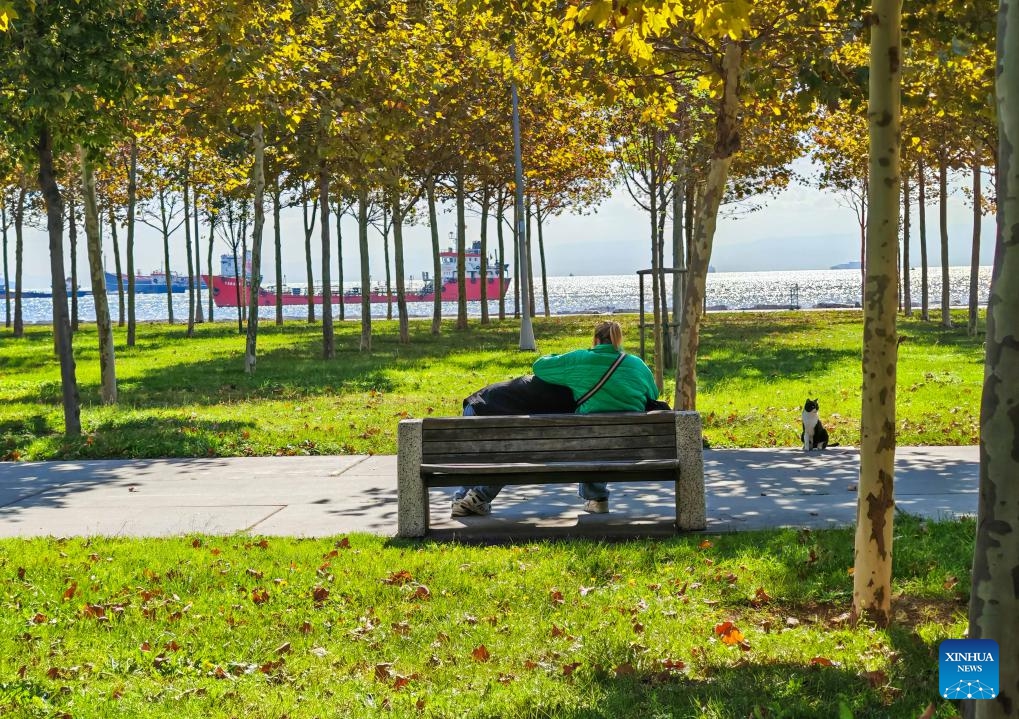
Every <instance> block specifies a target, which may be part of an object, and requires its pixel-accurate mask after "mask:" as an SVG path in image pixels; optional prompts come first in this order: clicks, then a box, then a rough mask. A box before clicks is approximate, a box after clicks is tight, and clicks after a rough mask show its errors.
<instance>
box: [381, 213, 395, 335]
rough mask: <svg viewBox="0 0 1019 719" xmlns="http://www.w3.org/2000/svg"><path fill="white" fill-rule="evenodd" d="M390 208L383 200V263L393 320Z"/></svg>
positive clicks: (387, 313)
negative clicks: (390, 267)
mask: <svg viewBox="0 0 1019 719" xmlns="http://www.w3.org/2000/svg"><path fill="white" fill-rule="evenodd" d="M388 215H389V208H388V207H387V206H386V200H385V199H384V197H383V200H382V263H383V264H384V265H385V267H386V319H387V320H391V319H393V278H392V276H391V275H390V273H389V217H388Z"/></svg>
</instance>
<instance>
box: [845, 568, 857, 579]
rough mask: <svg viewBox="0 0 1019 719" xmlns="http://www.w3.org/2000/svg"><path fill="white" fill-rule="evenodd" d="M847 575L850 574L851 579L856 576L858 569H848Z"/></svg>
mask: <svg viewBox="0 0 1019 719" xmlns="http://www.w3.org/2000/svg"><path fill="white" fill-rule="evenodd" d="M846 574H848V575H849V576H850V577H851V576H853V575H854V574H856V567H850V568H849V569H847V570H846Z"/></svg>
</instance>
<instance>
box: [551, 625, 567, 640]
mask: <svg viewBox="0 0 1019 719" xmlns="http://www.w3.org/2000/svg"><path fill="white" fill-rule="evenodd" d="M565 636H566V630H565V629H560V628H559V627H557V626H556V625H555V624H553V625H552V638H553V639H556V638H558V637H565Z"/></svg>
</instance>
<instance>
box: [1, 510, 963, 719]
mask: <svg viewBox="0 0 1019 719" xmlns="http://www.w3.org/2000/svg"><path fill="white" fill-rule="evenodd" d="M973 534H974V526H973V523H972V522H971V521H962V522H955V523H930V524H928V523H925V522H921V521H919V520H917V519H915V518H911V517H907V516H901V515H900V517H898V518H897V525H896V540H895V541H896V545H895V546H896V553H895V580H894V584H893V588H894V592H895V594H896V606H897V607H898V610H897V611H898V615H897V618H896V623H895V624H894V625H893V626H892V627H890V628H888V629H882V628H878V627H874V626H868V625H860V626H857V627H854V626H852V625H851V623H850V622H849V621H848V615H847V614H846V610H847V608H848V606H849V604H850V595H851V590H852V578H851V576H849V573H848V568H849V567H850V566H851V565H852V544H853V536H852V532H851V530H829V531H824V532H809V531H794V530H775V531H768V532H755V533H740V534H729V535H723V536H708V537H705V536H696V537H677V538H673V539H668V540H656V541H641V542H629V543H619V544H605V543H590V542H566V543H533V544H525V545H519V546H495V547H470V546H460V545H451V544H433V543H428V542H425V543H410V542H401V541H396V540H386V539H384V538H379V537H370V536H363V535H354V536H350V537H336V538H332V539H329V540H297V539H281V538H271V539H261V538H258V537H254V538H252V537H241V536H238V537H228V538H213V537H197V536H195V537H182V538H177V539H164V540H125V539H109V538H93V539H88V540H85V539H74V540H57V539H38V540H4V541H0V601H2V605H3V611H2V612H0V715H4V716H12V717H24V718H31V719H36V718H38V719H43V718H45V719H51V718H53V717H71V718H72V719H85V718H92V717H103V718H107V717H130V718H131V719H136V718H142V719H147V718H150V717H153V718H154V717H168V718H169V717H172V718H173V719H185V718H191V717H194V718H196V719H197V718H199V717H201V718H203V719H204V718H207V717H211V718H219V717H223V718H226V717H245V718H247V719H261V718H265V719H270V718H271V719H280V718H281V717H288V718H289V719H298V718H305V717H307V718H308V719H310V718H312V717H374V716H392V717H492V718H495V717H517V718H519V719H524V718H529V717H535V718H537V717H549V718H552V717H556V718H564V719H565V718H577V719H579V718H582V717H590V718H593V717H613V718H629V717H632V718H633V719H638V718H640V719H648V718H651V719H654V718H665V717H710V718H718V719H721V718H723V717H726V718H729V717H731V718H732V719H746V718H747V717H825V718H828V717H833V718H834V717H838V718H841V719H850V718H852V717H857V718H867V719H873V718H879V717H902V718H903V719H916V717H918V716H919V715H920V714H921V713H922V712H923V711H924V709H925V708H926V707H927V706H928V705H929V704H930V703H934V704H935V707H936V714H935V716H938V717H942V718H946V719H947V717H955V716H956V706H955V705H954V704H953V703H951V702H948V701H945V700H940V699H938V697H937V692H938V687H937V645H938V643H939V642H940V641H941V640H942V639H945V638H958V637H961V636H962V635H963V632H964V630H965V627H966V605H965V602H966V599H967V595H968V592H969V581H968V570H969V566H970V561H971V559H970V557H971V553H972V538H973Z"/></svg>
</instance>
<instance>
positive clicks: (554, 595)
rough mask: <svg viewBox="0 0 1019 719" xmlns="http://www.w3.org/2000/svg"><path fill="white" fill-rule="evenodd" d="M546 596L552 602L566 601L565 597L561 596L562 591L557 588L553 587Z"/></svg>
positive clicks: (561, 602) (560, 602) (563, 602)
mask: <svg viewBox="0 0 1019 719" xmlns="http://www.w3.org/2000/svg"><path fill="white" fill-rule="evenodd" d="M548 597H549V599H550V600H552V603H553V604H565V603H566V598H565V597H563V593H562V592H560V591H559V590H558V589H553V590H552V591H551V592H549V593H548Z"/></svg>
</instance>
